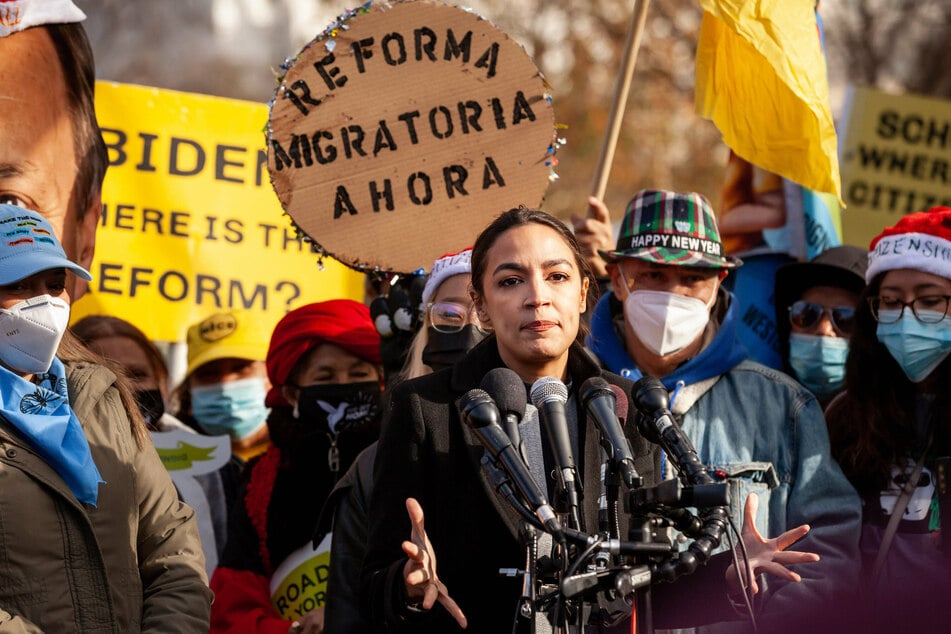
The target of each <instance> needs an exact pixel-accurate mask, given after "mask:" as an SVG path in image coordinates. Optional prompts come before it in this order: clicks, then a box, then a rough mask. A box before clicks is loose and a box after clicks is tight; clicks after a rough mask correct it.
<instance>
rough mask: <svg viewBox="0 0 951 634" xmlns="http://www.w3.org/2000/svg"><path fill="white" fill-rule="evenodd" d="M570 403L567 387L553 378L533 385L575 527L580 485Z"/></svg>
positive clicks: (536, 403)
mask: <svg viewBox="0 0 951 634" xmlns="http://www.w3.org/2000/svg"><path fill="white" fill-rule="evenodd" d="M567 402H568V388H566V387H565V384H564V383H562V382H561V381H559V380H558V379H556V378H555V377H551V376H544V377H542V378H540V379H538V380H537V381H535V383H534V384H533V385H532V404H533V405H535V407H536V408H537V409H538V417H539V419H540V420H541V422H542V424H543V425H544V426H545V427H546V428H547V430H548V440H549V441H550V442H551V448H552V453H553V454H554V457H555V464H556V466H557V473H558V481H559V484H560V485H561V488H562V489H563V490H564V492H565V496H566V498H567V501H568V511H569V513H570V514H571V515H572V516H573V519H574V521H575V524H576V526H578V527H580V516H579V515H578V497H579V493H580V491H579V489H580V488H581V486H580V483H579V482H578V480H577V469H576V468H575V457H574V453H573V452H572V450H571V439H570V438H569V437H568V418H567V416H566V414H565V403H567Z"/></svg>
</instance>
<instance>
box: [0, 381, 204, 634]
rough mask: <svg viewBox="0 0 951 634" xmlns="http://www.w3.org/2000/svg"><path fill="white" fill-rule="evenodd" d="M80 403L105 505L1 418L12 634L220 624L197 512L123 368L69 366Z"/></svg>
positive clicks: (3, 588) (0, 566)
mask: <svg viewBox="0 0 951 634" xmlns="http://www.w3.org/2000/svg"><path fill="white" fill-rule="evenodd" d="M66 376H67V383H68V389H69V396H70V404H71V406H72V408H73V410H74V411H75V412H76V415H77V417H78V418H79V420H80V422H81V423H82V425H83V429H84V431H85V433H86V438H87V439H88V440H89V445H90V448H91V450H92V456H93V459H94V460H95V462H96V466H97V467H98V468H99V472H100V474H101V475H102V479H103V480H105V484H100V486H99V499H98V502H97V505H96V506H95V507H93V506H90V505H84V504H82V503H80V502H79V501H78V500H77V499H76V497H75V496H74V495H73V493H72V491H70V489H69V487H68V486H67V485H66V483H65V482H64V481H63V480H62V478H60V476H59V475H58V474H57V473H56V471H55V470H54V469H53V468H52V467H50V466H49V465H48V464H46V462H44V460H43V459H42V458H41V457H40V456H39V455H38V454H37V453H35V452H34V451H33V450H32V449H31V448H30V446H29V445H28V444H27V443H26V442H25V441H24V440H23V438H22V436H20V435H18V434H17V432H16V431H15V430H14V428H13V427H12V426H11V425H10V424H9V423H8V422H7V421H6V420H4V419H2V417H0V633H4V634H5V633H7V632H83V633H84V634H89V633H93V632H95V633H98V632H122V633H126V632H129V633H134V632H140V631H141V632H202V633H206V632H207V631H208V623H209V616H210V612H211V598H212V594H211V590H209V589H208V583H207V578H206V576H205V566H204V556H203V555H202V550H201V544H200V542H199V538H198V530H197V527H196V524H195V517H194V515H195V514H194V511H192V509H191V508H189V507H188V506H186V505H185V504H183V503H182V502H180V501H179V499H178V495H177V494H176V492H175V488H174V486H173V485H172V481H171V479H170V478H169V476H168V473H167V472H166V470H165V468H164V467H163V466H162V462H161V460H159V457H158V454H157V453H156V451H155V449H154V448H153V447H152V445H151V442H150V441H149V440H148V439H146V440H145V444H144V446H143V447H141V448H140V447H138V446H137V445H136V441H135V437H134V434H133V432H132V429H131V427H130V423H129V418H128V416H127V414H126V411H125V409H124V408H123V406H122V401H121V399H120V397H119V391H118V390H117V389H116V388H115V386H114V382H115V376H114V375H113V374H112V373H111V372H110V371H109V370H106V369H105V368H103V367H100V366H96V365H92V364H67V372H66Z"/></svg>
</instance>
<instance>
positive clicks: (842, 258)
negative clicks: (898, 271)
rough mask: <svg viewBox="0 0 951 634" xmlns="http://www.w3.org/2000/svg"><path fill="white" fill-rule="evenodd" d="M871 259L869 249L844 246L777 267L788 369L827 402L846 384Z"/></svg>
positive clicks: (782, 343) (779, 322) (777, 297)
mask: <svg viewBox="0 0 951 634" xmlns="http://www.w3.org/2000/svg"><path fill="white" fill-rule="evenodd" d="M867 262H868V254H867V252H866V251H865V249H860V248H859V247H854V246H841V247H833V248H831V249H828V250H826V251H823V252H822V253H820V254H819V255H817V256H816V257H815V258H813V259H812V260H810V261H809V262H795V263H792V264H787V265H785V266H782V267H780V268H779V269H778V270H777V271H776V292H775V305H776V327H777V331H778V335H779V342H780V354H781V355H782V358H783V370H784V371H786V372H787V373H788V374H790V375H792V376H793V377H795V378H796V379H797V380H798V381H799V382H800V383H802V384H803V385H804V386H806V387H807V388H808V389H809V390H810V391H811V392H812V393H813V394H815V395H816V397H817V398H818V399H819V402H820V403H822V404H823V405H825V404H827V403H828V402H829V401H830V400H832V397H834V396H835V395H836V394H838V393H839V392H840V391H841V390H842V387H843V386H844V384H845V359H846V357H847V356H848V354H849V337H850V336H851V335H852V326H853V324H854V322H855V307H856V305H857V304H858V301H859V294H860V293H861V292H862V289H863V288H865V268H866V263H867Z"/></svg>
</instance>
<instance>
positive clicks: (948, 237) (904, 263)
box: [865, 207, 951, 282]
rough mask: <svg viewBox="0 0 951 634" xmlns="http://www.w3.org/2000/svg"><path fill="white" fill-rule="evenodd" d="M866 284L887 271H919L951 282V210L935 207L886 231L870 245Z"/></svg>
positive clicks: (908, 217) (915, 214)
mask: <svg viewBox="0 0 951 634" xmlns="http://www.w3.org/2000/svg"><path fill="white" fill-rule="evenodd" d="M868 248H869V252H868V270H867V271H866V273H865V281H866V282H871V281H872V278H873V277H875V276H876V275H878V274H879V273H882V272H884V271H891V270H894V269H915V270H916V271H924V272H925V273H932V274H934V275H940V276H941V277H945V278H948V279H951V208H948V207H932V208H931V209H929V210H928V211H919V212H917V213H913V214H909V215H907V216H905V217H904V218H902V219H901V220H899V221H898V223H897V224H895V226H894V227H886V228H885V230H884V231H883V232H882V233H881V235H879V236H877V237H876V238H875V239H874V240H872V243H871V244H870V245H869V247H868Z"/></svg>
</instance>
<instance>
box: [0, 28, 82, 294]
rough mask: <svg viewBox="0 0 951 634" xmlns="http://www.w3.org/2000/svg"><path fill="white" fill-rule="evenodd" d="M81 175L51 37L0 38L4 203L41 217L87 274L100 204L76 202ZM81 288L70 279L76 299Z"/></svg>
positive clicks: (38, 33)
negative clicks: (37, 213)
mask: <svg viewBox="0 0 951 634" xmlns="http://www.w3.org/2000/svg"><path fill="white" fill-rule="evenodd" d="M77 175H78V166H77V164H76V147H75V143H74V140H73V126H72V119H71V117H70V115H69V105H68V101H67V97H66V84H65V81H64V79H63V71H62V68H61V67H60V63H59V58H58V57H57V55H56V48H55V47H54V46H53V41H52V39H51V38H50V36H49V33H48V32H47V31H46V29H44V28H31V29H27V30H25V31H21V32H19V33H14V34H12V35H9V36H7V37H3V38H0V202H3V203H11V204H15V205H20V206H22V207H27V208H29V209H33V210H35V211H38V212H39V213H41V214H43V216H45V217H46V218H47V219H48V220H49V221H50V224H52V225H53V229H54V230H55V232H56V235H57V237H58V238H59V239H60V241H61V242H62V244H63V249H64V250H65V251H66V255H67V257H69V259H71V260H73V261H74V262H77V263H78V264H80V265H81V266H83V267H84V268H87V269H88V268H89V266H90V264H91V262H92V256H93V251H94V249H95V240H96V224H97V222H98V217H99V200H98V195H97V196H96V197H95V198H96V200H95V201H94V202H93V203H92V204H89V205H88V206H87V205H86V203H87V201H80V200H77V198H76V179H77ZM83 207H86V209H83ZM83 212H85V213H83ZM81 216H82V218H80V217H81ZM78 282H82V281H81V280H78V279H77V278H76V277H75V276H73V275H72V274H70V295H72V296H73V299H76V298H77V297H78V295H81V294H82V293H83V292H84V291H85V282H82V283H81V284H78Z"/></svg>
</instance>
